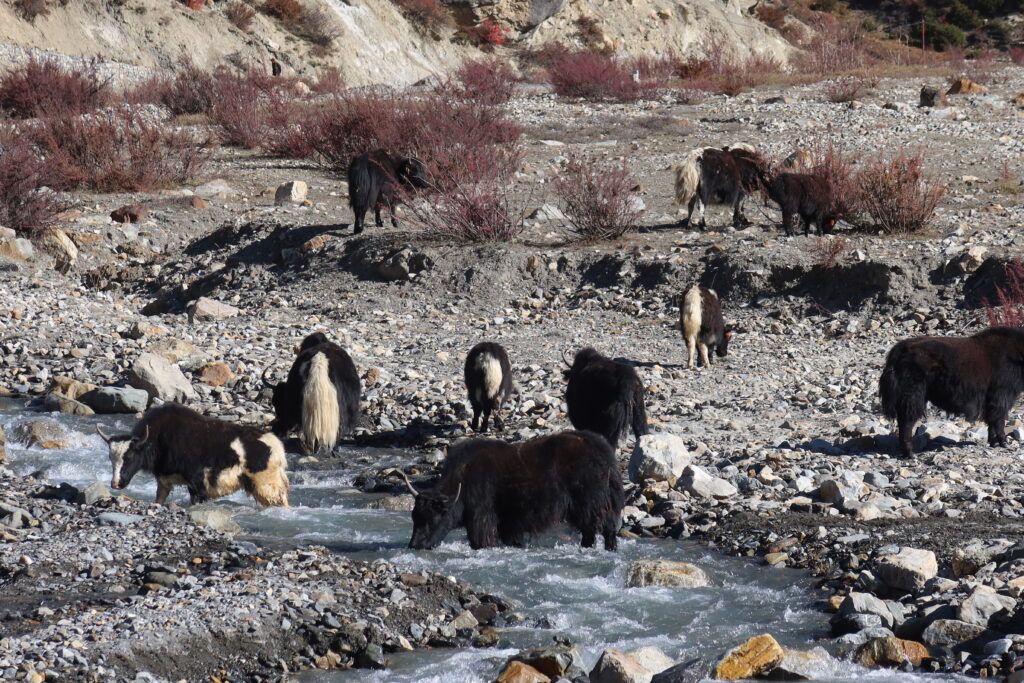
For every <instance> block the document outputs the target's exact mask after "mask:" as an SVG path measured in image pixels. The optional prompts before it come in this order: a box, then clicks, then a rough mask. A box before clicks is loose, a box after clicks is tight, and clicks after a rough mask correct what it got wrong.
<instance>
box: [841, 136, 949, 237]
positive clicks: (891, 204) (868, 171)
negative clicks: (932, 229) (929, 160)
mask: <svg viewBox="0 0 1024 683" xmlns="http://www.w3.org/2000/svg"><path fill="white" fill-rule="evenodd" d="M857 190H858V202H857V203H858V205H859V207H860V208H861V209H862V210H863V212H864V213H865V214H867V215H868V216H870V217H871V219H872V220H873V221H874V224H875V226H876V227H877V228H879V229H881V230H882V231H883V232H886V233H889V234H909V233H915V232H920V231H921V230H923V229H924V228H926V227H927V226H928V223H929V222H930V221H931V219H932V216H933V215H934V214H935V209H936V208H937V207H938V205H939V202H940V201H942V197H943V196H944V195H945V187H944V186H943V185H941V184H940V183H938V182H937V181H935V180H934V179H932V178H930V177H929V176H928V175H927V174H926V173H925V172H924V153H923V152H917V153H914V154H911V153H908V152H906V151H905V150H900V151H898V152H897V153H896V155H895V156H893V157H891V158H889V159H885V158H878V159H874V160H871V161H868V162H866V163H865V164H864V167H863V168H862V169H861V170H860V172H859V173H858V174H857Z"/></svg>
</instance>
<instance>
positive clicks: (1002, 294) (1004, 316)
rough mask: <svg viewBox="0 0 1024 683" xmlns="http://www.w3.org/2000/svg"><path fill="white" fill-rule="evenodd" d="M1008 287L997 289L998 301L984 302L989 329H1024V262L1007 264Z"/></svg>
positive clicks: (1014, 261) (1016, 261)
mask: <svg viewBox="0 0 1024 683" xmlns="http://www.w3.org/2000/svg"><path fill="white" fill-rule="evenodd" d="M1004 270H1005V273H1006V287H996V301H995V302H990V301H989V300H988V299H984V300H982V305H984V307H985V317H987V318H988V324H989V327H1024V262H1021V260H1020V259H1014V260H1013V261H1011V262H1010V263H1008V264H1006V267H1005V269H1004Z"/></svg>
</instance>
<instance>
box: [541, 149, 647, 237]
mask: <svg viewBox="0 0 1024 683" xmlns="http://www.w3.org/2000/svg"><path fill="white" fill-rule="evenodd" d="M635 186H636V181H635V179H634V178H633V174H632V173H631V172H630V170H629V166H628V165H627V163H626V160H625V159H623V160H622V161H621V162H614V161H610V160H603V159H598V158H595V157H583V156H572V157H570V158H569V161H568V163H567V164H566V166H565V168H564V169H563V170H562V172H561V174H560V175H559V176H557V177H556V178H555V181H554V187H555V193H556V194H557V195H558V198H559V200H560V203H561V206H562V211H563V212H564V213H565V215H566V217H567V218H568V220H569V224H570V227H571V228H572V231H573V232H574V233H575V234H576V237H577V239H579V240H581V241H596V240H605V239H615V238H618V237H621V236H622V235H624V234H625V233H627V232H631V231H633V230H636V228H637V224H638V223H639V220H640V209H639V208H638V207H637V204H636V202H635V199H634V195H633V188H634V187H635Z"/></svg>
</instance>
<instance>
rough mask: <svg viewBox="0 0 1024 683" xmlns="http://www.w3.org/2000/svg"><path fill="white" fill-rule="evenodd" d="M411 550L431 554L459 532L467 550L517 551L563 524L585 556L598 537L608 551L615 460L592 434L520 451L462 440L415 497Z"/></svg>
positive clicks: (618, 511) (543, 440) (539, 442)
mask: <svg viewBox="0 0 1024 683" xmlns="http://www.w3.org/2000/svg"><path fill="white" fill-rule="evenodd" d="M403 476H404V475H403ZM406 484H407V485H408V486H409V490H410V491H411V492H412V494H413V495H414V496H415V497H416V503H415V507H414V509H413V512H412V520H413V532H412V539H411V540H410V541H409V547H410V548H416V549H420V550H422V549H428V548H435V547H437V546H438V545H439V544H440V543H441V542H442V541H444V539H445V538H446V537H447V536H448V534H449V532H451V530H452V529H455V528H458V527H465V529H466V534H467V536H468V537H469V545H470V546H471V547H472V548H474V549H477V548H487V547H491V546H496V545H499V544H503V545H512V546H522V545H524V544H525V543H526V540H527V537H528V536H530V535H533V534H538V533H540V532H542V531H544V530H546V529H549V528H550V527H552V526H553V525H555V524H558V523H559V522H567V523H568V524H570V525H572V526H573V527H574V528H575V529H577V530H578V531H579V532H580V533H581V534H582V535H583V538H582V545H583V547H585V548H590V547H592V546H593V545H594V542H595V541H596V539H597V536H598V534H600V535H601V536H602V538H603V539H604V547H605V550H615V547H616V534H617V533H618V531H619V527H620V526H621V524H622V508H623V506H624V505H625V494H624V493H623V490H622V476H621V474H620V473H619V465H618V462H617V461H616V459H615V452H614V451H613V450H612V448H611V446H609V445H608V442H607V441H605V440H604V438H602V437H601V436H599V435H598V434H594V433H592V432H573V431H570V432H562V433H560V434H552V435H549V436H541V437H537V438H535V439H530V440H529V441H525V442H523V443H518V444H508V443H505V442H503V441H495V440H491V439H469V440H466V441H462V442H460V443H457V444H455V445H454V446H452V447H451V448H449V449H448V457H447V458H446V460H445V463H444V466H443V467H442V470H441V479H440V481H439V482H438V484H437V485H436V486H435V487H434V489H432V490H430V491H422V492H421V491H417V490H416V488H415V487H414V486H413V485H412V483H411V482H410V481H409V480H408V478H406Z"/></svg>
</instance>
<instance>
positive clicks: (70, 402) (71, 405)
mask: <svg viewBox="0 0 1024 683" xmlns="http://www.w3.org/2000/svg"><path fill="white" fill-rule="evenodd" d="M43 410H46V411H47V412H50V413H62V414H64V415H78V416H80V417H88V416H90V415H95V414H96V413H95V412H94V411H93V409H92V408H90V407H89V406H87V405H85V404H84V403H79V402H78V401H76V400H74V399H73V398H67V397H66V396H61V395H60V394H47V395H46V396H45V397H43Z"/></svg>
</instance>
